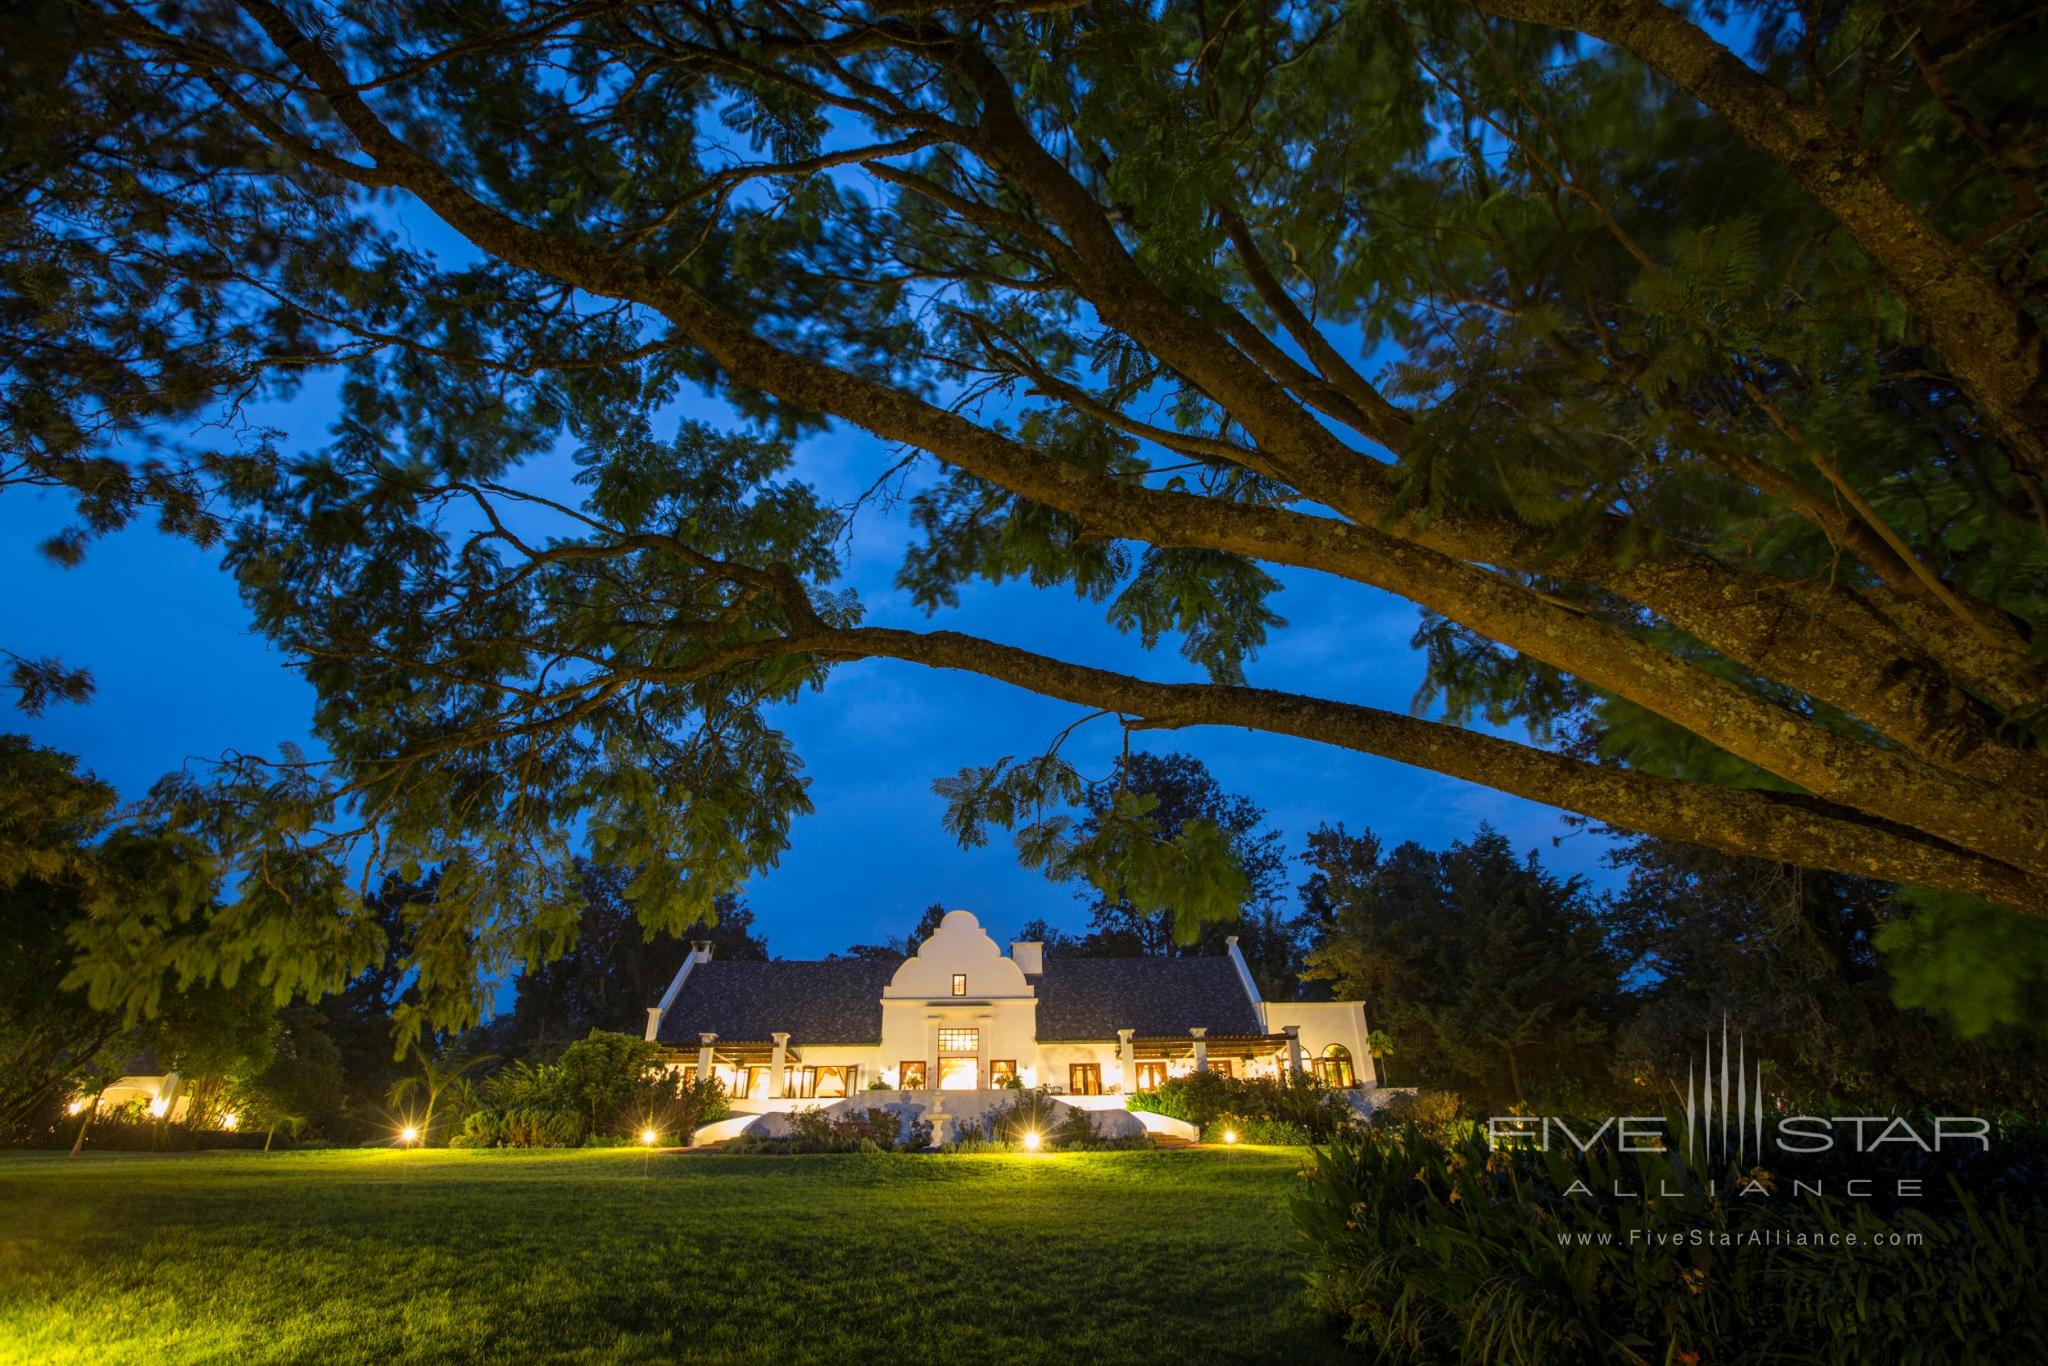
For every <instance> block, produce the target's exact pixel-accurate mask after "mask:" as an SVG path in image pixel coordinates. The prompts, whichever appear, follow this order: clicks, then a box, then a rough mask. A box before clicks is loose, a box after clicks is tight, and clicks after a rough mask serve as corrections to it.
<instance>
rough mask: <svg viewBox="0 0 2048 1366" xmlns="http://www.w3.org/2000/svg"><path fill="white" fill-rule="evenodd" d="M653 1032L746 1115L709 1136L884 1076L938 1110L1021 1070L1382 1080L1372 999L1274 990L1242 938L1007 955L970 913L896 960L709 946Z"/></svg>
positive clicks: (1047, 1084) (1118, 1087) (680, 977)
mask: <svg viewBox="0 0 2048 1366" xmlns="http://www.w3.org/2000/svg"><path fill="white" fill-rule="evenodd" d="M646 1037H647V1038H648V1039H650V1040H653V1041H656V1042H659V1043H662V1044H666V1045H668V1046H669V1048H671V1049H672V1050H674V1051H673V1052H672V1053H671V1054H670V1055H669V1056H670V1065H671V1066H673V1067H675V1068H677V1069H678V1070H681V1071H683V1072H684V1073H685V1074H686V1075H692V1076H695V1075H704V1074H709V1075H711V1076H715V1077H717V1078H718V1079H719V1080H720V1081H721V1082H723V1083H724V1084H725V1089H726V1094H727V1095H728V1096H730V1097H731V1099H732V1107H733V1111H734V1118H733V1119H732V1120H730V1121H726V1122H725V1124H724V1125H722V1126H719V1127H720V1129H721V1130H726V1129H729V1132H719V1133H716V1134H707V1135H706V1136H707V1137H709V1138H719V1137H730V1136H732V1134H735V1133H739V1132H742V1131H744V1130H746V1129H747V1128H748V1127H749V1126H750V1125H751V1124H752V1122H753V1121H754V1120H755V1119H758V1118H759V1117H761V1116H763V1115H767V1114H772V1113H775V1112H786V1111H789V1110H791V1109H795V1108H799V1107H808V1106H811V1105H825V1106H826V1107H827V1108H837V1107H836V1105H834V1104H833V1102H839V1101H852V1100H855V1099H856V1098H858V1097H860V1096H862V1095H863V1093H865V1092H867V1091H869V1090H870V1089H871V1088H873V1086H874V1083H876V1082H877V1081H879V1082H880V1083H881V1087H882V1088H884V1089H886V1090H888V1091H892V1092H895V1093H896V1096H895V1097H892V1098H886V1099H892V1100H897V1101H901V1100H906V1099H910V1098H912V1097H913V1096H917V1095H922V1097H923V1099H925V1100H926V1101H927V1102H928V1103H929V1109H930V1112H931V1114H932V1116H933V1117H934V1118H937V1117H939V1116H940V1115H942V1114H953V1115H960V1114H963V1113H965V1114H971V1113H973V1112H975V1111H978V1110H980V1109H982V1108H985V1106H986V1105H988V1104H990V1103H993V1101H994V1100H995V1095H994V1094H992V1093H997V1092H999V1091H1000V1090H1001V1088H1003V1087H1005V1086H1006V1085H1007V1084H1008V1083H1009V1082H1010V1080H1011V1079H1012V1078H1015V1079H1016V1080H1017V1081H1019V1082H1021V1083H1022V1084H1023V1085H1025V1086H1032V1087H1037V1086H1042V1087H1044V1088H1046V1090H1047V1091H1049V1092H1050V1093H1052V1094H1053V1095H1055V1096H1058V1097H1059V1098H1060V1099H1061V1100H1062V1101H1063V1102H1065V1103H1067V1104H1069V1105H1074V1106H1077V1107H1079V1108H1083V1109H1088V1110H1122V1109H1123V1108H1124V1097H1125V1095H1126V1094H1128V1093H1129V1092H1132V1091H1142V1090H1146V1089H1149V1088H1152V1087H1155V1086H1157V1085H1158V1084H1159V1083H1161V1082H1163V1081H1165V1080H1166V1079H1167V1078H1168V1077H1173V1076H1181V1075H1184V1074H1187V1073H1190V1072H1198V1071H1209V1072H1220V1073H1224V1074H1226V1075H1231V1076H1239V1077H1250V1076H1261V1075H1264V1076H1273V1075H1278V1074H1280V1073H1281V1072H1283V1071H1293V1072H1303V1071H1308V1072H1313V1073H1314V1074H1315V1075H1317V1076H1318V1077H1320V1078H1322V1079H1323V1080H1324V1081H1326V1082H1328V1083H1329V1084H1330V1085H1332V1086H1335V1087H1340V1088H1345V1089H1347V1090H1351V1089H1358V1090H1363V1089H1364V1088H1371V1087H1372V1086H1374V1085H1375V1078H1374V1075H1373V1066H1372V1055H1371V1053H1370V1052H1369V1051H1368V1050H1367V1048H1366V1023H1365V1005H1364V1003H1363V1002H1360V1001H1315V1002H1286V1003H1282V1002H1277V1001H1267V1000H1265V999H1263V998H1262V997H1261V996H1260V995H1259V989H1258V987H1257V986H1256V985H1255V984H1254V983H1253V981H1252V975H1251V972H1250V970H1249V969H1248V968H1247V967H1246V966H1245V961H1244V957H1243V955H1242V954H1240V953H1239V952H1238V948H1237V941H1236V940H1235V939H1234V938H1233V939H1232V940H1230V941H1229V944H1228V946H1227V949H1226V952H1225V953H1223V954H1222V955H1219V956H1215V957H1196V958H1157V957H1137V958H1065V957H1050V958H1048V957H1047V956H1046V955H1045V953H1044V951H1043V946H1042V945H1040V944H1037V943H1030V942H1023V943H1013V944H1011V945H1010V949H1009V952H1008V953H1005V952H1004V951H1003V949H1002V947H1001V946H1000V945H999V944H997V943H996V941H995V940H993V939H991V938H990V937H989V935H988V933H987V931H985V930H983V929H982V927H981V923H980V922H979V921H978V920H976V919H975V918H974V916H973V915H972V914H971V913H970V912H967V911H950V912H948V913H947V915H946V917H945V919H944V920H942V921H941V922H940V924H939V928H938V929H937V930H936V931H935V932H934V933H933V934H932V936H931V937H930V938H929V939H927V940H925V941H924V943H923V944H921V945H920V946H919V947H918V950H917V952H916V953H914V954H912V955H911V956H910V957H908V958H905V959H903V960H902V961H900V962H887V961H881V962H877V961H871V960H863V959H846V960H841V959H830V960H826V961H823V962H786V961H778V962H722V961H716V960H714V958H713V956H712V953H711V949H710V946H709V945H706V944H697V945H695V946H693V947H692V949H691V952H690V956H689V957H688V958H686V959H685V960H684V961H683V966H682V968H681V969H680V970H679V971H677V973H676V975H675V979H674V980H673V981H672V982H670V983H669V987H668V990H667V991H666V992H665V993H663V995H662V998H661V1003H660V1004H659V1005H656V1006H654V1007H652V1008H650V1009H649V1010H648V1012H647V1035H646ZM950 1092H972V1093H977V1094H976V1095H973V1096H969V1095H957V1096H953V1095H947V1094H945V1093H950ZM1357 1099H1358V1101H1359V1102H1361V1108H1366V1107H1365V1105H1364V1104H1363V1102H1364V1101H1365V1099H1366V1098H1365V1097H1364V1096H1363V1095H1362V1094H1361V1095H1360V1096H1358V1097H1357ZM876 1100H877V1101H878V1102H881V1101H883V1100H885V1098H884V1097H881V1096H880V1095H877V1097H876ZM1152 1118H1154V1119H1156V1118H1157V1117H1152ZM1103 1119H1104V1120H1105V1121H1107V1120H1108V1117H1107V1116H1104V1117H1103ZM1141 1119H1144V1117H1141ZM1144 1122H1145V1124H1146V1127H1147V1128H1153V1129H1171V1128H1173V1127H1176V1126H1175V1124H1174V1122H1173V1121H1162V1122H1160V1123H1153V1122H1151V1120H1149V1119H1146V1120H1144ZM1104 1127H1105V1128H1115V1127H1120V1126H1118V1125H1116V1124H1110V1123H1105V1125H1104ZM755 1128H756V1131H759V1128H758V1126H755Z"/></svg>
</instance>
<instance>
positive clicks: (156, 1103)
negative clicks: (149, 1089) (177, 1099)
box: [149, 1099, 171, 1119]
mask: <svg viewBox="0 0 2048 1366" xmlns="http://www.w3.org/2000/svg"><path fill="white" fill-rule="evenodd" d="M149 1112H150V1113H151V1114H153V1115H155V1116H156V1117H157V1118H158V1119H162V1118H163V1117H164V1116H165V1115H167V1114H169V1113H170V1112H171V1103H170V1102H169V1101H167V1100H163V1099H157V1100H153V1101H151V1102H150V1103H149Z"/></svg>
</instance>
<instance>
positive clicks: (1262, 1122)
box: [1202, 1115, 1310, 1147]
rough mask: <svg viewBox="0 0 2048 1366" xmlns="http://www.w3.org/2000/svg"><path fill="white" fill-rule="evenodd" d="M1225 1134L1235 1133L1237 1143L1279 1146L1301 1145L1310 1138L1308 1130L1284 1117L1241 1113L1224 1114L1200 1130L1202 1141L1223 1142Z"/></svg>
mask: <svg viewBox="0 0 2048 1366" xmlns="http://www.w3.org/2000/svg"><path fill="white" fill-rule="evenodd" d="M1226 1134H1235V1135H1236V1136H1237V1141H1238V1142H1239V1143H1271V1144H1275V1145H1279V1146H1289V1145H1291V1146H1294V1147H1301V1146H1303V1145H1305V1144H1307V1143H1308V1142H1309V1141H1310V1139H1309V1136H1308V1132H1307V1131H1306V1130H1304V1129H1302V1128H1300V1127H1298V1126H1296V1125H1293V1124H1289V1123H1288V1122H1287V1121H1286V1120H1284V1119H1250V1118H1246V1117H1245V1116H1243V1115H1225V1116H1223V1117H1222V1118H1221V1119H1213V1120H1210V1121H1209V1124H1208V1127H1207V1128H1205V1129H1203V1130H1202V1141H1203V1142H1204V1143H1224V1142H1228V1141H1229V1140H1228V1139H1226V1138H1225V1137H1224V1135H1226Z"/></svg>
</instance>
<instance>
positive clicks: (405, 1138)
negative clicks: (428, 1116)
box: [398, 1124, 420, 1143]
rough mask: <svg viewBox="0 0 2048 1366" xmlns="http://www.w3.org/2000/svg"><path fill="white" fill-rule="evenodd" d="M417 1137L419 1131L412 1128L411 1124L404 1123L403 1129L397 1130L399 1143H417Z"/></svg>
mask: <svg viewBox="0 0 2048 1366" xmlns="http://www.w3.org/2000/svg"><path fill="white" fill-rule="evenodd" d="M419 1137H420V1131H419V1130H418V1129H415V1128H413V1126H412V1125H410V1124H408V1125H406V1126H405V1127H404V1128H403V1129H400V1130H399V1131H398V1141H399V1142H400V1143H417V1142H418V1141H419Z"/></svg>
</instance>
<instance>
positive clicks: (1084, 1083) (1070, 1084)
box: [1067, 1062, 1102, 1096]
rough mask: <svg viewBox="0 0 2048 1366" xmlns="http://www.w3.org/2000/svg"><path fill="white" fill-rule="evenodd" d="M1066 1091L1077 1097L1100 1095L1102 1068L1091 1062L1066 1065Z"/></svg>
mask: <svg viewBox="0 0 2048 1366" xmlns="http://www.w3.org/2000/svg"><path fill="white" fill-rule="evenodd" d="M1067 1090H1068V1091H1069V1092H1071V1093H1072V1094H1074V1095H1077V1096H1099V1095H1101V1094H1102V1067H1101V1066H1100V1064H1097V1063H1092V1062H1075V1063H1068V1064H1067Z"/></svg>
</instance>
